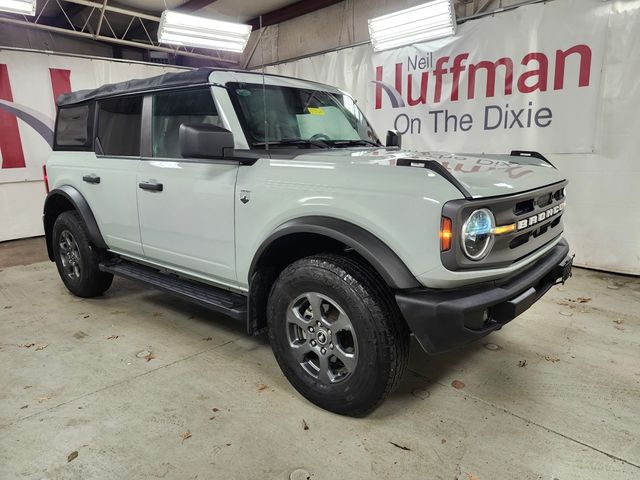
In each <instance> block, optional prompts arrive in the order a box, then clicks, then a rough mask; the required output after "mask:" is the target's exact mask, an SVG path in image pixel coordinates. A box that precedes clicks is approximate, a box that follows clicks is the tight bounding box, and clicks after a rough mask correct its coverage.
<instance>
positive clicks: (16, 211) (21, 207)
mask: <svg viewBox="0 0 640 480" xmlns="http://www.w3.org/2000/svg"><path fill="white" fill-rule="evenodd" d="M45 196H46V193H45V191H44V183H43V182H40V181H31V182H20V183H3V184H0V242H2V241H4V240H13V239H15V238H25V237H35V236H38V235H42V234H43V230H42V205H43V203H44V198H45Z"/></svg>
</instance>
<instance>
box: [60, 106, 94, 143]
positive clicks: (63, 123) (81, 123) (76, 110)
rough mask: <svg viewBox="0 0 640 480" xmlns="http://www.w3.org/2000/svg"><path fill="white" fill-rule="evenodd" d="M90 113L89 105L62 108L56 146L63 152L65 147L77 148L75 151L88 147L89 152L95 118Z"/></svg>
mask: <svg viewBox="0 0 640 480" xmlns="http://www.w3.org/2000/svg"><path fill="white" fill-rule="evenodd" d="M90 113H91V110H90V108H89V105H81V106H79V107H67V108H61V109H60V110H59V111H58V124H57V127H56V145H57V146H59V147H62V149H63V150H64V147H75V148H74V149H81V147H86V149H87V150H88V149H89V147H90V145H91V130H92V127H93V116H92V115H91V114H90ZM89 119H91V121H90V120H89Z"/></svg>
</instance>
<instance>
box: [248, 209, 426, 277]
mask: <svg viewBox="0 0 640 480" xmlns="http://www.w3.org/2000/svg"><path fill="white" fill-rule="evenodd" d="M296 233H313V234H318V235H323V236H325V237H329V238H332V239H334V240H337V241H339V242H341V243H343V244H345V245H347V246H349V247H351V248H353V249H354V250H355V251H356V252H357V253H358V254H360V255H361V256H362V257H363V258H364V259H365V260H367V262H369V263H370V264H371V266H372V267H373V268H374V269H375V270H376V271H377V272H378V273H379V274H380V276H381V277H382V278H383V279H384V281H385V282H386V283H387V285H389V286H390V287H391V288H395V289H405V288H415V287H418V286H420V284H419V283H418V281H417V280H416V278H415V277H414V275H413V274H412V273H411V271H410V270H409V269H408V268H407V266H406V265H405V264H404V262H403V261H402V260H401V259H400V257H398V255H396V254H395V252H394V251H393V250H391V248H389V247H388V246H387V245H386V244H385V243H384V242H383V241H382V240H380V239H379V238H378V237H376V236H375V235H373V234H372V233H370V232H368V231H367V230H365V229H364V228H362V227H359V226H357V225H354V224H353V223H349V222H346V221H344V220H339V219H337V218H332V217H322V216H308V217H302V218H297V219H294V220H289V221H288V222H285V223H284V224H282V225H280V226H279V227H278V228H276V230H275V231H274V232H273V233H272V234H271V235H270V236H269V237H267V239H266V240H265V241H264V242H263V243H262V244H261V245H260V247H259V248H258V250H257V251H256V253H255V255H254V257H253V260H252V262H251V267H250V269H249V279H251V278H252V277H253V273H254V271H255V269H256V267H257V265H258V263H259V261H260V258H261V256H262V255H263V254H264V253H265V252H266V251H267V250H268V248H269V246H270V245H271V244H273V243H274V242H275V241H276V240H278V239H279V238H281V237H284V236H286V235H291V234H296Z"/></svg>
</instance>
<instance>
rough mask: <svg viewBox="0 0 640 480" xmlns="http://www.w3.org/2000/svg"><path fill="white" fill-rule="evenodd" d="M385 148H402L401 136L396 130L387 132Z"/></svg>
mask: <svg viewBox="0 0 640 480" xmlns="http://www.w3.org/2000/svg"><path fill="white" fill-rule="evenodd" d="M387 147H398V148H402V134H401V133H400V132H398V131H397V130H387Z"/></svg>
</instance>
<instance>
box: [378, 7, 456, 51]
mask: <svg viewBox="0 0 640 480" xmlns="http://www.w3.org/2000/svg"><path fill="white" fill-rule="evenodd" d="M455 33H456V12H455V10H454V8H453V1H452V0H432V1H431V2H427V3H423V4H422V5H418V6H417V7H412V8H407V9H406V10H400V11H398V12H394V13H390V14H389V15H384V16H382V17H377V18H371V19H369V36H370V37H371V44H372V45H373V50H374V51H375V52H379V51H381V50H389V49H391V48H396V47H401V46H403V45H410V44H412V43H421V42H427V41H429V40H435V39H437V38H443V37H449V36H451V35H455Z"/></svg>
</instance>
